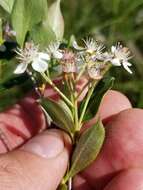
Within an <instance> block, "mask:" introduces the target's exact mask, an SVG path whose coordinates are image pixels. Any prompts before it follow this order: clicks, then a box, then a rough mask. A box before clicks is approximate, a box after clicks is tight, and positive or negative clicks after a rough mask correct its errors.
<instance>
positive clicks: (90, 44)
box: [84, 38, 104, 55]
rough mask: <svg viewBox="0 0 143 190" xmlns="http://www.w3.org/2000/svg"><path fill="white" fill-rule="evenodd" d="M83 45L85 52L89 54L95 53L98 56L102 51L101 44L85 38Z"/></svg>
mask: <svg viewBox="0 0 143 190" xmlns="http://www.w3.org/2000/svg"><path fill="white" fill-rule="evenodd" d="M84 43H85V47H86V51H87V52H88V53H90V54H93V53H96V54H97V55H100V54H101V53H102V51H103V49H104V46H103V44H99V43H98V42H97V41H95V40H94V39H93V38H87V39H86V40H84Z"/></svg>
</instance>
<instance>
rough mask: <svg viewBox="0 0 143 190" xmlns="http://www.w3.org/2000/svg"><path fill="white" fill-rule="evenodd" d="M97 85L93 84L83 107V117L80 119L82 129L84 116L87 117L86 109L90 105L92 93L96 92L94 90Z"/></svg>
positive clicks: (95, 82)
mask: <svg viewBox="0 0 143 190" xmlns="http://www.w3.org/2000/svg"><path fill="white" fill-rule="evenodd" d="M96 84H97V81H93V83H91V85H92V86H91V88H90V90H89V92H88V94H87V97H86V100H85V103H84V107H83V110H82V113H81V116H80V119H79V126H80V127H81V124H82V120H83V118H84V115H85V112H86V108H87V106H88V103H89V100H90V98H91V96H92V93H93V91H94V88H95V85H96Z"/></svg>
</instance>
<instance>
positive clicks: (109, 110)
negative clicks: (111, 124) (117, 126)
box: [85, 90, 132, 127]
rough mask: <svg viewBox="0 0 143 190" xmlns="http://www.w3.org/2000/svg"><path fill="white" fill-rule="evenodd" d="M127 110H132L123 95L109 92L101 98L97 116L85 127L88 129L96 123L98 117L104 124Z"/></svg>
mask: <svg viewBox="0 0 143 190" xmlns="http://www.w3.org/2000/svg"><path fill="white" fill-rule="evenodd" d="M129 108H132V105H131V103H130V101H129V99H128V98H127V97H126V96H125V95H124V94H122V93H120V92H118V91H115V90H109V91H108V92H107V93H106V94H105V96H104V97H103V100H102V102H101V105H100V107H99V111H98V114H97V115H96V116H95V118H93V119H91V120H90V121H89V122H87V123H86V124H85V127H90V126H91V125H93V124H94V123H96V121H97V119H98V118H99V117H100V119H101V120H102V121H103V123H104V124H106V123H107V122H108V121H110V120H111V119H112V117H113V116H115V115H116V114H118V113H119V112H121V111H123V110H126V109H129Z"/></svg>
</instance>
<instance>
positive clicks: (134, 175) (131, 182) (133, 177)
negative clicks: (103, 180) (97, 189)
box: [104, 168, 143, 190]
mask: <svg viewBox="0 0 143 190" xmlns="http://www.w3.org/2000/svg"><path fill="white" fill-rule="evenodd" d="M141 189H143V169H139V168H134V169H129V170H126V171H122V172H121V173H120V174H118V175H117V176H116V177H115V178H113V180H112V181H111V182H110V183H109V184H108V185H107V186H106V187H105V189H104V190H141Z"/></svg>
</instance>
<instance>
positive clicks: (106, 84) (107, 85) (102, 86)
mask: <svg viewBox="0 0 143 190" xmlns="http://www.w3.org/2000/svg"><path fill="white" fill-rule="evenodd" d="M113 83H114V78H113V77H109V78H104V79H103V80H101V81H100V82H99V84H98V85H97V86H96V88H95V90H94V92H93V95H92V96H91V99H90V101H89V103H88V106H87V110H86V113H85V115H84V118H83V121H84V122H85V121H88V120H90V119H92V118H93V117H94V116H95V115H96V113H97V111H98V108H99V106H100V103H101V100H102V98H103V96H104V95H105V93H106V92H107V91H108V90H109V89H111V88H112V86H113ZM84 103H85V102H84V101H83V102H82V103H81V105H80V108H79V113H80V114H81V112H82V109H83V106H84Z"/></svg>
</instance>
